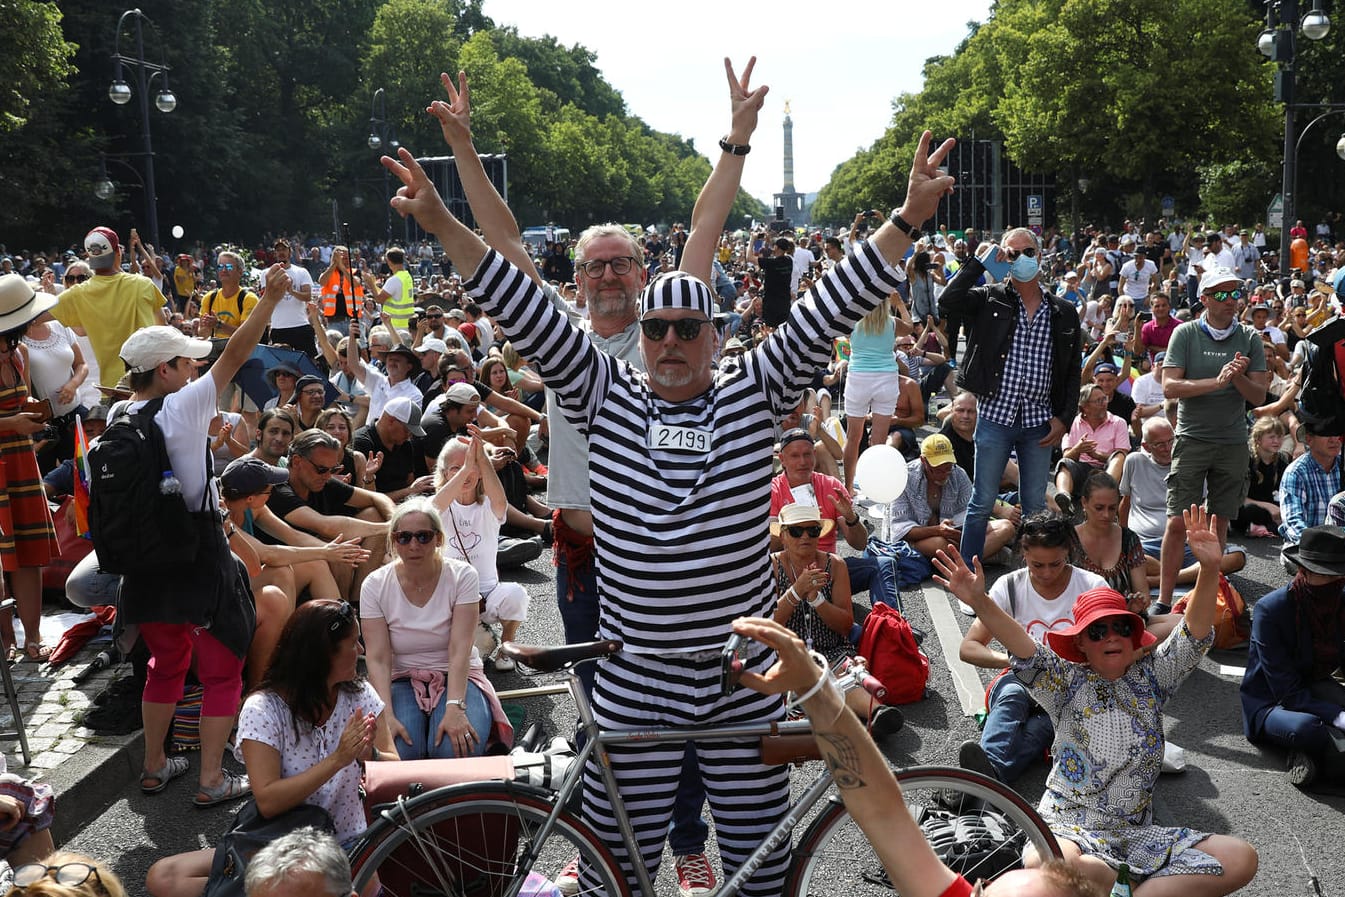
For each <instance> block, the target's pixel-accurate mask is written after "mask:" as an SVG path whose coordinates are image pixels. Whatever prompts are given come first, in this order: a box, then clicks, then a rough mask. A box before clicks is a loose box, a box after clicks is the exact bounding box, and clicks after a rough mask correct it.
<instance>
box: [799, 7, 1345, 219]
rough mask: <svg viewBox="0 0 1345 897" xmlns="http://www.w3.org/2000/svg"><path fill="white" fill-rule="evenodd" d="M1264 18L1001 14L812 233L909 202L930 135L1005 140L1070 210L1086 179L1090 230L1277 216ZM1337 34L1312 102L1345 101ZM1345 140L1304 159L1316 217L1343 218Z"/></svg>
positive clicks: (826, 191)
mask: <svg viewBox="0 0 1345 897" xmlns="http://www.w3.org/2000/svg"><path fill="white" fill-rule="evenodd" d="M1258 7H1259V4H1255V3H1252V2H1248V3H1243V4H1225V5H1224V6H1221V7H1219V8H1218V10H1217V11H1216V10H1212V9H1211V8H1210V7H1209V4H1208V3H1205V2H1203V0H999V2H997V3H996V4H995V6H994V8H993V11H992V15H991V17H990V18H989V20H988V21H986V22H985V23H983V24H979V25H978V24H976V23H970V25H969V34H968V36H967V38H966V39H965V40H964V41H963V42H962V43H961V44H960V45H959V46H958V47H957V49H956V50H955V51H954V52H953V53H952V54H951V55H949V56H946V57H936V58H933V59H930V60H928V62H927V63H926V66H925V83H924V87H923V89H922V90H921V91H920V92H919V93H916V94H907V95H903V96H900V97H898V98H897V99H896V101H895V102H894V114H893V118H892V123H891V125H890V126H889V128H888V130H887V131H886V133H884V134H883V136H882V137H880V138H879V139H878V140H877V141H875V142H874V144H873V145H872V146H870V147H868V148H866V149H864V150H861V151H860V152H858V153H856V154H855V155H854V156H853V157H852V158H850V159H848V160H846V161H845V162H843V163H842V164H841V165H839V166H837V168H836V170H835V171H834V172H833V175H832V178H831V181H830V182H829V183H828V184H827V186H826V187H824V188H823V189H822V191H821V192H820V194H819V196H818V199H817V203H816V205H815V206H814V207H813V218H814V220H815V221H826V222H832V223H842V222H848V221H849V220H850V219H851V218H852V217H853V215H854V213H855V211H856V210H859V209H865V208H872V207H880V208H881V207H885V206H891V205H893V204H895V203H897V202H900V201H901V198H902V196H903V195H904V189H905V172H906V170H907V169H908V167H909V164H910V159H911V154H912V152H913V150H914V145H915V141H916V140H917V139H918V137H919V134H920V131H921V130H922V129H924V128H929V129H931V130H933V131H934V134H935V136H936V137H938V138H942V137H945V136H954V137H963V138H967V137H970V136H971V135H973V134H974V135H975V136H976V138H978V139H993V140H999V141H1001V142H1002V145H1003V151H1004V154H1005V156H1006V157H1007V158H1009V159H1011V160H1012V161H1013V162H1015V163H1016V164H1017V165H1018V166H1019V167H1020V168H1022V169H1023V170H1025V171H1028V172H1036V173H1041V174H1048V175H1054V176H1055V179H1056V182H1057V184H1058V185H1059V186H1060V188H1061V189H1062V191H1064V192H1063V193H1062V194H1061V195H1062V197H1063V196H1068V195H1069V191H1070V190H1073V189H1075V185H1076V184H1077V182H1078V179H1079V178H1086V179H1088V180H1089V181H1090V190H1089V191H1088V192H1087V193H1081V194H1080V195H1079V196H1078V197H1077V199H1078V200H1079V202H1080V205H1081V213H1082V216H1083V217H1084V218H1085V219H1088V220H1093V219H1097V220H1102V221H1107V220H1113V221H1115V220H1118V219H1119V217H1120V216H1135V215H1145V214H1148V215H1149V216H1150V220H1153V219H1154V218H1156V217H1157V216H1158V209H1159V203H1160V199H1161V197H1163V196H1165V195H1170V196H1173V197H1175V198H1176V200H1177V208H1178V212H1179V214H1181V215H1182V216H1183V217H1188V218H1190V217H1195V216H1197V215H1203V214H1209V215H1214V216H1218V217H1220V218H1224V217H1232V218H1236V219H1239V220H1243V221H1250V220H1253V219H1255V218H1258V217H1263V215H1264V208H1265V205H1266V203H1267V202H1268V200H1269V199H1270V198H1271V196H1273V195H1274V194H1275V193H1276V192H1278V190H1279V186H1280V185H1279V178H1278V173H1279V166H1280V152H1281V143H1280V140H1281V136H1282V133H1283V114H1284V112H1283V106H1282V105H1280V104H1277V103H1275V102H1274V101H1273V90H1272V81H1273V75H1274V71H1275V66H1274V64H1273V63H1271V62H1269V61H1268V60H1266V58H1265V57H1264V56H1262V55H1261V54H1260V53H1258V52H1257V50H1256V37H1257V34H1258V33H1259V31H1260V30H1261V29H1262V28H1263V27H1264V23H1263V20H1262V19H1261V18H1260V16H1261V15H1262V12H1261V10H1260V9H1259V8H1258ZM1339 35H1340V29H1333V31H1332V32H1331V33H1330V35H1328V37H1327V39H1326V40H1324V41H1321V42H1320V43H1318V44H1314V43H1313V42H1311V41H1308V40H1305V39H1300V40H1299V41H1298V48H1299V66H1298V70H1299V92H1298V100H1299V101H1300V102H1315V101H1319V100H1321V101H1326V100H1329V99H1334V100H1335V101H1337V102H1339V101H1341V100H1343V99H1345V96H1342V92H1343V90H1342V87H1341V85H1342V84H1345V63H1342V61H1341V53H1340V50H1339V48H1340V47H1341V39H1340V36H1339ZM1309 98H1311V99H1309ZM1303 117H1306V116H1303ZM1303 124H1305V122H1304V121H1300V123H1299V128H1300V129H1301V128H1302V126H1303ZM1339 132H1340V129H1339V128H1336V129H1335V131H1334V133H1332V132H1330V129H1327V130H1326V131H1321V130H1320V129H1318V131H1315V132H1314V133H1315V134H1316V138H1317V139H1316V140H1315V141H1312V142H1310V143H1309V142H1305V144H1304V149H1303V157H1302V160H1301V162H1300V164H1301V166H1302V174H1301V175H1300V182H1299V189H1298V193H1299V201H1300V208H1301V209H1304V210H1305V211H1306V210H1307V209H1308V208H1309V207H1310V206H1313V205H1314V204H1315V206H1316V210H1325V209H1326V208H1339V207H1340V206H1341V205H1342V204H1345V186H1342V185H1345V178H1341V177H1340V174H1339V170H1336V169H1333V168H1332V167H1331V166H1330V161H1329V160H1328V159H1327V158H1326V152H1325V151H1324V147H1325V148H1326V149H1329V148H1330V147H1333V146H1334V143H1335V138H1336V136H1338V134H1339ZM1328 135H1329V138H1330V139H1329V147H1328V146H1327V143H1328ZM1336 164H1339V162H1338V160H1337V162H1336ZM1317 172H1320V174H1316V173H1317ZM1305 180H1306V181H1307V183H1306V184H1305ZM1309 185H1310V186H1309Z"/></svg>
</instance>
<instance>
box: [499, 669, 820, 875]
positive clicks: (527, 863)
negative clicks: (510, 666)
mask: <svg viewBox="0 0 1345 897" xmlns="http://www.w3.org/2000/svg"><path fill="white" fill-rule="evenodd" d="M562 691H568V692H569V694H570V697H571V698H573V699H574V702H575V707H576V708H577V709H578V711H579V720H580V723H581V731H582V732H583V735H584V745H583V747H581V748H580V749H579V753H578V756H577V757H576V758H575V762H574V763H573V764H572V765H571V767H570V769H569V770H568V771H567V772H566V774H565V778H564V780H562V782H561V784H560V787H559V788H558V789H557V791H556V797H555V802H554V805H553V808H552V811H551V815H550V816H548V817H547V820H546V822H544V823H543V824H542V826H541V828H540V829H538V831H537V834H536V838H535V844H537V845H540V844H542V843H544V842H545V841H546V839H547V838H548V837H550V834H551V830H552V828H553V826H554V822H555V820H556V818H557V816H558V815H559V814H560V812H561V811H562V809H563V808H564V807H565V806H566V805H567V804H568V802H569V800H570V798H571V797H573V796H574V794H575V792H576V791H577V790H578V789H580V788H581V787H582V783H583V774H584V769H585V767H586V766H587V764H588V760H589V758H590V757H592V756H593V755H594V754H595V753H596V754H597V759H598V769H599V772H600V773H601V776H602V781H603V785H604V786H605V787H606V788H607V793H608V794H610V795H612V810H613V813H614V815H615V816H616V822H617V827H618V828H619V830H620V832H621V840H622V843H623V844H624V846H625V848H626V852H627V854H628V856H629V857H630V860H631V866H632V867H633V868H634V870H635V879H636V881H637V882H638V884H639V886H640V890H641V891H642V892H643V893H644V894H649V895H652V894H654V893H655V890H654V884H653V881H652V879H650V877H649V870H648V869H647V868H646V867H645V865H644V863H643V861H642V860H641V859H640V856H641V855H640V850H639V845H638V843H637V842H636V839H635V829H634V827H633V826H632V825H631V821H630V816H629V814H627V812H626V805H625V803H624V801H623V800H622V799H621V794H620V791H619V790H618V789H617V782H616V775H615V774H614V773H613V772H612V768H611V763H610V760H609V758H608V754H607V751H606V747H607V746H608V745H617V744H666V743H678V742H688V741H710V740H715V739H726V738H757V737H761V736H763V735H772V734H782V735H783V734H803V733H811V732H812V728H811V726H810V725H809V723H808V722H807V720H795V721H789V720H786V721H780V722H761V723H737V724H733V725H725V726H686V727H677V728H673V727H654V728H649V729H599V728H598V724H597V721H596V720H595V719H594V717H593V705H592V704H591V703H590V702H589V699H588V695H587V694H585V693H584V689H583V687H582V686H581V685H580V684H579V678H578V676H576V675H575V673H574V672H573V670H570V671H567V672H566V684H565V686H564V687H561V686H550V687H542V688H530V689H520V691H519V692H518V693H507V692H502V693H501V694H500V697H501V698H502V699H503V698H505V697H512V696H515V695H516V694H518V695H521V694H528V695H542V694H559V693H561V692H562ZM831 782H832V776H831V770H830V768H825V769H824V770H823V771H822V773H821V775H819V776H818V778H817V780H816V781H814V782H813V783H812V784H811V785H809V786H808V788H807V789H805V790H804V792H803V794H802V795H800V796H799V798H798V799H797V800H794V801H791V802H790V804H789V808H788V809H787V810H786V812H785V815H784V816H783V817H782V818H781V819H780V821H779V822H778V823H776V825H775V827H774V828H772V829H771V830H770V832H768V833H767V835H766V837H765V838H764V839H762V841H761V843H760V844H758V845H757V846H756V848H755V849H754V850H753V851H752V853H751V854H749V855H748V856H747V858H746V859H745V860H744V861H743V864H742V866H741V867H739V869H738V871H737V872H735V873H734V874H733V875H732V876H730V877H729V878H728V880H726V881H725V882H724V883H723V884H722V885H721V886H720V888H719V891H718V893H719V894H720V895H722V897H734V895H736V894H737V893H738V891H739V890H741V888H742V886H743V884H744V883H745V882H746V881H747V880H748V879H749V878H751V877H752V875H753V874H754V873H755V872H756V871H757V870H758V869H759V868H761V865H762V864H763V863H764V862H765V861H766V859H767V857H768V856H770V854H771V852H772V851H774V850H775V849H776V848H777V847H778V846H779V845H780V844H781V843H784V842H787V841H788V840H789V838H790V837H791V836H792V835H793V833H794V829H795V828H796V827H797V826H798V824H799V823H800V822H801V821H802V820H803V819H804V817H806V816H807V815H808V811H809V810H811V809H812V808H813V806H814V805H816V803H817V802H818V801H819V800H820V799H821V798H822V797H823V796H824V795H825V794H826V793H827V791H828V790H830V788H831ZM535 859H536V848H535V846H534V847H529V849H528V850H527V851H526V852H525V853H524V855H523V857H522V859H521V862H520V872H519V877H518V880H517V881H515V882H514V884H513V885H512V886H511V887H510V892H509V893H510V895H511V897H516V895H517V894H518V892H519V888H520V887H521V886H522V884H523V879H524V878H525V877H526V874H527V870H528V869H530V868H531V866H532V863H533V861H534V860H535Z"/></svg>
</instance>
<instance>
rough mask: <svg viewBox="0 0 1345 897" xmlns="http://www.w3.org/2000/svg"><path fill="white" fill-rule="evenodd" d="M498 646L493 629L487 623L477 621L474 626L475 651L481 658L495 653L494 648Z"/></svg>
mask: <svg viewBox="0 0 1345 897" xmlns="http://www.w3.org/2000/svg"><path fill="white" fill-rule="evenodd" d="M499 646H500V640H499V638H498V637H497V636H496V635H495V630H494V629H491V628H490V624H489V623H478V624H477V627H476V651H477V653H478V654H480V655H481V659H482V660H485V659H486V658H487V657H489V656H490V655H492V654H494V653H495V649H496V648H498V647H499Z"/></svg>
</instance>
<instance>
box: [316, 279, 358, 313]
mask: <svg viewBox="0 0 1345 897" xmlns="http://www.w3.org/2000/svg"><path fill="white" fill-rule="evenodd" d="M347 285H349V286H352V287H353V289H352V290H351V291H350V292H346V290H345V287H346V286H347ZM338 293H340V294H342V295H344V296H345V297H346V317H348V318H353V317H355V306H356V303H357V302H363V301H364V284H362V283H360V282H359V281H358V280H354V279H353V278H351V277H347V276H345V275H343V274H342V273H341V272H340V271H335V270H333V271H332V273H331V274H328V275H327V279H326V280H324V281H323V282H322V314H323V315H324V316H325V317H328V318H334V317H336V296H337V294H338Z"/></svg>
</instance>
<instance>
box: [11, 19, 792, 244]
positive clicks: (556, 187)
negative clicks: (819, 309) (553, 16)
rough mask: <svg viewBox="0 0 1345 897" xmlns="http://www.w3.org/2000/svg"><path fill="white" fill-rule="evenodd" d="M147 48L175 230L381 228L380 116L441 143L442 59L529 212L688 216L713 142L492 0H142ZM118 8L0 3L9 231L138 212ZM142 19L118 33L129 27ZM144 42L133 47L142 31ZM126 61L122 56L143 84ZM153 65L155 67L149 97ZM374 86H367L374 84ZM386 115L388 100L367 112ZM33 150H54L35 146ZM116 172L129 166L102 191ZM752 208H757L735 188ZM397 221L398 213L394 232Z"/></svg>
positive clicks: (113, 220)
mask: <svg viewBox="0 0 1345 897" xmlns="http://www.w3.org/2000/svg"><path fill="white" fill-rule="evenodd" d="M140 9H141V10H142V11H143V12H144V14H145V16H147V17H148V20H149V22H150V23H152V25H149V26H146V30H145V55H146V57H147V58H148V59H149V60H150V61H152V62H154V63H159V62H162V63H164V64H166V65H167V66H168V67H169V74H168V77H169V84H170V85H171V87H172V90H173V92H174V93H175V94H176V96H177V98H178V104H177V108H176V109H175V110H174V111H173V112H172V113H170V114H164V113H160V112H158V111H157V110H156V109H155V108H154V105H153V103H152V102H151V104H150V113H149V118H150V131H151V136H152V139H153V147H154V153H155V158H154V164H155V174H156V182H157V184H156V187H157V189H156V193H157V196H158V203H157V207H158V211H159V221H160V230H161V232H162V233H161V238H163V239H165V240H167V234H168V232H169V230H170V228H171V227H172V226H173V225H178V224H180V225H182V226H183V228H184V229H185V230H186V232H187V237H186V242H188V243H191V242H194V241H195V240H198V239H199V240H204V241H207V242H220V241H224V240H237V241H253V240H257V239H261V238H262V237H264V236H265V235H267V234H271V233H279V232H293V231H304V232H308V233H316V234H327V233H330V232H331V231H332V229H333V226H334V223H335V222H336V221H338V220H341V221H345V220H348V221H350V222H351V224H352V229H353V230H354V231H355V234H356V237H357V238H359V237H367V238H377V237H381V236H382V235H383V232H384V227H385V226H386V225H385V221H386V218H387V211H386V207H385V206H384V205H383V190H384V186H385V179H384V174H383V169H382V167H381V166H380V164H379V162H378V156H379V155H381V154H382V153H383V152H385V151H388V149H389V148H388V147H386V146H383V147H380V148H379V149H378V150H377V151H376V150H374V149H371V148H370V146H369V135H370V131H371V129H378V130H383V129H386V134H387V136H388V137H389V138H391V137H392V136H394V135H395V137H396V139H397V140H398V141H400V143H401V144H402V145H405V146H407V147H408V148H410V149H412V150H413V151H414V152H416V153H417V154H420V155H442V154H444V153H446V152H447V148H446V147H445V146H444V144H443V139H442V137H441V135H440V133H439V129H438V128H437V126H435V125H434V122H433V121H432V120H430V119H429V118H428V116H427V115H426V114H425V107H426V105H428V103H429V101H430V100H432V99H435V98H438V97H442V95H443V94H442V88H441V87H440V85H439V79H438V76H439V73H440V72H441V71H442V72H448V73H449V74H453V73H456V72H457V71H458V70H459V69H463V70H465V71H466V72H467V73H468V77H469V78H470V79H471V83H472V100H473V132H474V135H475V137H476V144H477V149H478V150H479V151H481V152H483V153H490V152H503V153H507V154H508V156H509V179H510V184H509V199H510V204H511V206H512V207H513V208H514V210H515V212H516V213H517V215H518V217H519V220H520V223H521V224H522V225H524V226H529V225H533V224H541V223H552V222H554V223H556V224H560V225H566V226H570V227H572V228H573V227H582V226H585V225H587V224H590V223H592V222H595V221H605V220H615V221H623V222H638V223H640V224H654V223H661V222H662V223H671V222H673V221H679V220H680V221H687V220H689V219H690V215H691V208H692V205H693V204H694V202H695V198H696V194H697V192H698V191H699V190H700V187H701V186H702V184H703V183H704V181H705V178H706V177H707V176H708V174H709V171H710V166H709V162H708V160H706V158H705V157H704V156H702V155H701V154H700V153H699V152H697V150H696V148H695V147H694V146H693V145H692V144H691V143H690V142H688V141H685V140H683V139H682V138H680V137H678V136H677V135H670V134H662V133H659V132H656V131H653V130H652V129H650V128H649V127H648V126H647V125H646V124H645V123H644V122H643V121H641V120H640V119H639V118H638V117H635V116H633V115H631V114H629V112H628V110H627V109H626V106H625V102H624V100H623V99H622V98H621V95H620V93H619V92H617V90H616V89H615V88H613V87H612V85H610V84H608V83H607V81H606V80H605V79H604V78H603V76H602V74H601V72H600V71H599V70H598V69H597V67H596V65H595V56H594V54H593V53H592V52H591V51H590V50H588V49H587V48H585V47H583V46H580V45H575V46H571V47H567V46H564V45H562V44H561V43H560V42H558V41H557V40H556V39H555V38H553V37H549V36H546V37H542V38H530V37H524V36H522V35H520V34H519V33H518V31H517V30H516V29H514V28H497V27H495V25H494V23H493V22H491V20H490V19H489V18H487V17H486V16H485V15H484V14H483V12H482V10H481V0H324V2H323V3H297V4H296V3H290V4H273V3H264V2H262V0H216V2H207V0H144V2H142V3H141V4H140ZM119 12H120V10H119V8H115V7H108V6H106V5H104V4H99V3H96V2H93V0H62V3H61V5H60V9H59V10H58V9H57V7H56V4H54V3H43V2H33V0H18V2H17V3H0V25H3V26H4V32H5V33H6V34H9V35H11V36H13V37H14V40H13V41H11V51H12V52H11V53H8V54H6V55H5V57H4V59H3V61H0V67H2V68H0V73H2V74H3V75H4V78H3V84H4V86H3V87H0V133H3V134H4V135H5V141H4V142H3V144H0V185H2V186H4V188H5V194H6V197H7V202H6V204H5V207H4V208H3V209H0V242H5V243H7V244H9V245H11V246H15V247H17V246H34V245H43V246H46V245H52V244H55V245H69V244H71V243H73V242H75V241H77V240H78V239H79V238H80V237H81V236H82V235H83V233H84V232H85V230H86V229H87V228H88V227H89V226H92V225H93V224H96V223H105V224H112V225H114V226H117V227H118V228H121V229H125V228H127V227H130V226H139V227H140V228H141V229H142V231H143V229H144V209H145V197H144V189H145V188H144V186H143V170H144V168H143V157H142V156H140V155H138V154H139V153H141V151H142V148H143V143H142V140H143V135H142V130H141V116H140V107H139V98H138V97H135V98H133V101H132V102H131V103H128V104H127V105H125V106H116V105H113V104H112V103H110V102H109V101H108V99H107V89H108V85H109V83H110V81H111V80H112V73H113V63H112V60H111V55H112V51H113V45H114V43H115V41H116V35H115V32H116V26H117V16H118V15H119ZM133 41H134V36H133V34H132V33H131V32H130V28H129V26H128V28H127V33H126V34H123V35H122V36H121V48H122V51H123V52H124V53H125V52H128V48H131V47H134V42H133ZM131 52H133V51H131ZM135 74H136V73H135V72H134V71H127V72H125V73H124V74H123V77H124V78H125V79H126V80H127V82H128V83H130V84H131V86H132V89H133V90H138V89H139V85H138V83H137V81H136V78H135ZM159 85H160V82H159V81H157V80H156V81H155V82H154V83H153V85H152V86H151V88H150V96H151V97H153V95H154V93H155V92H157V90H158V87H159ZM380 88H381V89H382V91H383V93H382V95H381V101H380V104H379V105H378V106H377V107H375V104H374V96H375V93H376V92H377V91H378V90H379V89H380ZM374 119H377V121H374ZM37 160H41V164H35V162H36V161H37ZM104 173H106V176H108V177H109V178H110V179H111V180H112V181H113V182H114V184H116V186H117V190H116V195H115V196H113V197H112V198H111V199H110V200H100V199H98V198H97V197H96V196H95V195H94V192H93V187H94V184H95V183H96V182H97V181H99V180H101V179H102V177H103V176H104ZM735 212H736V213H739V214H754V215H757V216H764V215H765V213H766V210H765V208H764V207H763V206H761V204H760V203H758V202H756V201H755V200H753V199H751V198H750V197H748V196H747V195H746V194H741V195H740V198H739V202H738V207H737V208H736V209H735ZM397 232H400V228H396V227H394V233H397Z"/></svg>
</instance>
